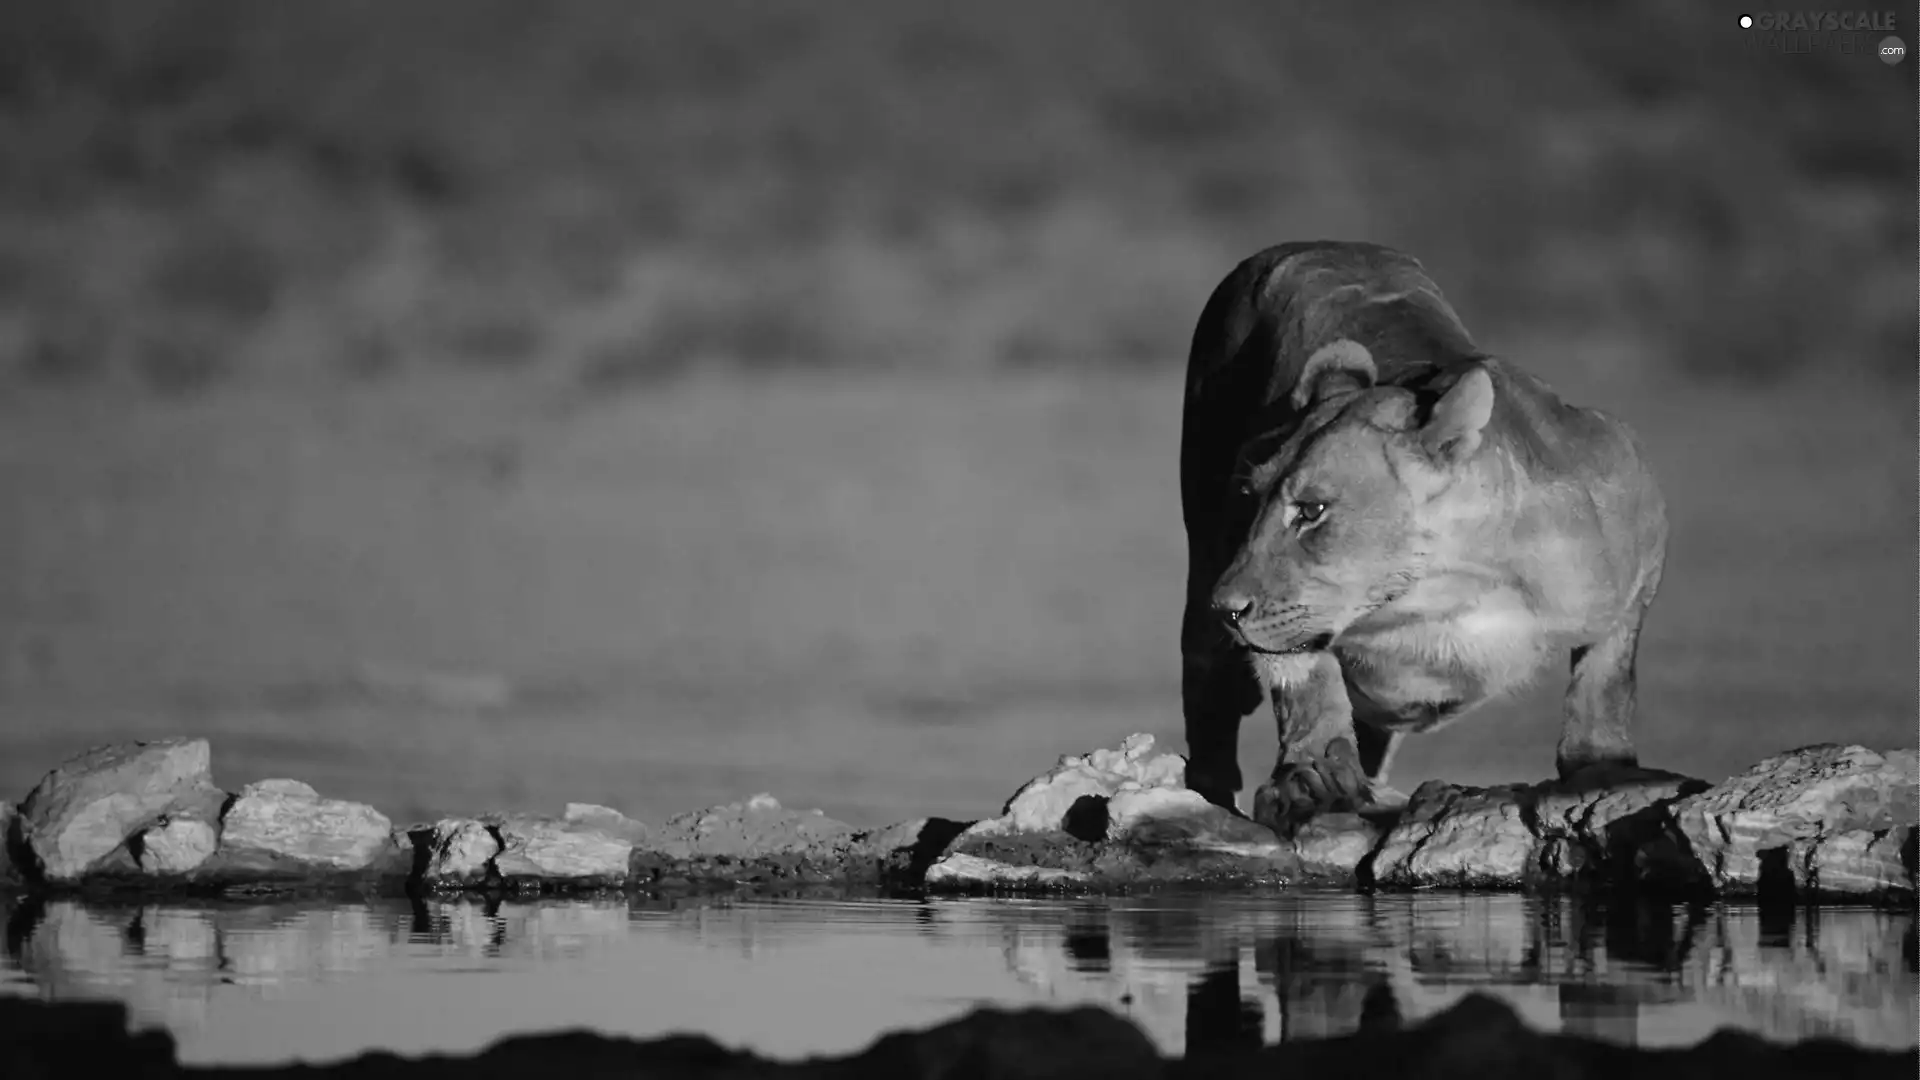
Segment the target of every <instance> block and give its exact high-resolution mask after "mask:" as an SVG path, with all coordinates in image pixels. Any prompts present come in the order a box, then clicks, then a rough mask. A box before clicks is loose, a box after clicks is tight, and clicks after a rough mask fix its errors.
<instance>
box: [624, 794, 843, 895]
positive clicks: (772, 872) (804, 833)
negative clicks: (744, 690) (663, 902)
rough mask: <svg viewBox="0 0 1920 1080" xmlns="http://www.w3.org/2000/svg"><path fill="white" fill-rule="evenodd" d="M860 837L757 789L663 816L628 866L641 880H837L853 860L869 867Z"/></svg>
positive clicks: (816, 813) (838, 823) (643, 882)
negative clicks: (743, 797) (717, 803)
mask: <svg viewBox="0 0 1920 1080" xmlns="http://www.w3.org/2000/svg"><path fill="white" fill-rule="evenodd" d="M861 835H863V834H862V833H860V831H859V830H856V829H855V828H854V827H853V826H851V825H848V824H846V823H845V822H842V821H835V820H834V819H832V818H830V817H827V816H826V815H825V814H822V813H820V812H819V811H817V810H816V811H810V812H804V813H803V812H800V811H795V810H788V809H786V808H785V807H783V806H781V805H780V802H779V800H778V799H775V798H774V797H773V796H771V795H766V794H761V795H755V796H754V797H753V798H751V799H748V800H746V801H744V802H736V803H728V804H726V805H724V806H715V807H710V808H708V809H706V810H696V811H691V812H689V813H685V814H679V815H677V816H675V817H672V818H669V819H667V822H666V824H665V825H664V826H662V827H661V828H660V829H658V830H654V831H651V832H650V834H649V836H648V837H647V839H646V840H645V841H644V842H643V843H641V844H637V845H635V847H634V849H633V855H632V858H631V860H630V862H629V871H630V874H631V876H632V880H633V881H634V882H635V883H636V884H639V885H643V886H661V885H684V884H703V883H710V884H730V885H731V884H742V883H755V884H773V883H789V884H819V883H826V882H839V881H845V880H847V875H848V872H849V869H850V868H851V867H854V866H858V865H866V869H867V873H868V874H871V873H873V867H872V866H871V865H870V864H869V863H868V860H869V859H870V858H871V852H867V851H864V850H863V849H862V847H861V845H860V844H859V843H858V842H857V838H858V837H860V836H861Z"/></svg>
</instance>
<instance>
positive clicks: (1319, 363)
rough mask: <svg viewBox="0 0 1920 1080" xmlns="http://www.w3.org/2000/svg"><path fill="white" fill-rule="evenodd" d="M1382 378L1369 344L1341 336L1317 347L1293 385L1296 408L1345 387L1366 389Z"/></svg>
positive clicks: (1346, 388) (1302, 407) (1301, 407)
mask: <svg viewBox="0 0 1920 1080" xmlns="http://www.w3.org/2000/svg"><path fill="white" fill-rule="evenodd" d="M1379 377H1380V374H1379V372H1378V371H1376V370H1375V369H1374V366H1373V354H1372V353H1369V352H1368V351H1367V347H1366V346H1365V345H1362V344H1360V343H1359V342H1357V341H1354V340H1352V339H1350V338H1341V339H1340V340H1339V341H1335V342H1330V343H1328V344H1326V345H1322V346H1320V347H1319V348H1318V349H1315V350H1314V353H1313V355H1312V356H1309V357H1307V362H1306V365H1305V366H1304V367H1302V368H1301V369H1300V378H1299V380H1298V381H1297V382H1295V383H1294V384H1293V407H1294V408H1296V409H1304V408H1306V407H1307V406H1308V405H1311V404H1312V403H1314V402H1316V401H1319V400H1320V399H1322V398H1324V397H1328V396H1330V395H1332V394H1334V393H1335V392H1337V391H1341V390H1365V389H1367V388H1368V387H1370V386H1372V385H1373V384H1374V381H1375V380H1376V379H1378V378H1379Z"/></svg>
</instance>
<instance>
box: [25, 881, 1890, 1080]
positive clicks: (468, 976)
mask: <svg viewBox="0 0 1920 1080" xmlns="http://www.w3.org/2000/svg"><path fill="white" fill-rule="evenodd" d="M0 913H3V914H5V915H6V917H7V920H6V952H5V955H4V958H3V959H0V993H8V994H22V995H38V996H41V997H45V998H50V999H72V998H101V997H105V998H117V999H119V1000H122V1001H125V1002H126V1003H127V1004H128V1005H129V1007H130V1009H131V1011H132V1013H133V1015H134V1023H135V1026H136V1027H151V1026H161V1027H165V1028H167V1029H168V1030H170V1031H172V1032H173V1034H174V1036H175V1038H176V1039H177V1041H178V1043H179V1047H180V1057H181V1060H182V1061H183V1062H186V1063H190V1064H218V1063H226V1064H239V1063H258V1064H268V1063H279V1062H287V1061H291V1060H303V1061H307V1062H313V1063H323V1062H328V1061H334V1060H338V1059H341V1058H345V1057H350V1056H353V1055H355V1054H358V1053H361V1052H363V1051H366V1050H370V1049H387V1050H393V1051H397V1052H401V1053H421V1052H426V1051H441V1052H464V1051H472V1050H476V1049H479V1048H480V1047H483V1046H485V1045H486V1044H488V1043H490V1042H492V1041H494V1040H496V1039H498V1038H500V1037H501V1036H503V1035H506V1034H510V1033H518V1032H535V1031H543V1030H553V1029H556V1028H568V1027H585V1028H591V1029H595V1030H599V1031H602V1032H607V1033H615V1034H625V1035H631V1036H636V1037H649V1036H657V1035H661V1034H665V1033H667V1032H674V1031H691V1032H701V1033H706V1034H709V1035H712V1036H714V1037H715V1038H717V1039H718V1040H720V1041H721V1042H723V1043H725V1044H728V1045H731V1046H736V1047H744V1048H750V1049H753V1050H755V1051H758V1052H760V1053H763V1054H767V1055H772V1056H776V1057H789V1058H790V1057H797V1056H801V1055H807V1054H825V1053H836V1054H837V1053H847V1052H851V1051H856V1050H858V1049H860V1048H862V1047H864V1046H865V1045H867V1044H868V1043H869V1042H871V1041H872V1040H873V1039H874V1038H875V1037H876V1036H878V1035H879V1034H881V1033H883V1032H885V1031H888V1030H892V1029H896V1028H900V1027H904V1026H922V1025H927V1024H932V1023H937V1022H940V1021H942V1020H947V1019H950V1018H953V1017H956V1016H958V1015H960V1014H962V1013H965V1012H967V1011H968V1010H970V1009H971V1008H973V1007H974V1006H975V1005H978V1004H983V1003H996V1004H1001V1005H1012V1006H1020V1005H1048V1006H1065V1005H1070V1004H1078V1003H1093V1004H1100V1005H1105V1006H1108V1007H1110V1008H1112V1009H1114V1010H1116V1011H1118V1012H1120V1013H1122V1014H1124V1015H1127V1016H1129V1017H1131V1018H1132V1019H1133V1020H1134V1021H1135V1022H1137V1023H1138V1024H1139V1025H1140V1026H1141V1027H1142V1028H1144V1029H1145V1030H1146V1031H1147V1033H1148V1034H1149V1035H1150V1036H1151V1037H1152V1038H1153V1040H1154V1041H1155V1042H1156V1043H1157V1044H1158V1045H1159V1046H1160V1047H1161V1048H1162V1050H1164V1051H1165V1052H1167V1053H1170V1054H1180V1053H1184V1052H1185V1051H1186V1050H1187V1049H1188V1048H1189V1047H1192V1046H1196V1045H1198V1044H1200V1043H1201V1042H1208V1043H1212V1044H1221V1043H1235V1042H1238V1043H1255V1042H1266V1043H1272V1042H1276V1041H1278V1040H1282V1039H1288V1038H1304V1037H1314V1036H1326V1035H1338V1034H1344V1033H1348V1032H1351V1031H1353V1030H1354V1029H1355V1028H1356V1027H1357V1026H1358V1025H1359V1021H1360V1015H1361V1012H1362V1010H1363V1009H1381V1008H1392V1007H1397V1008H1398V1009H1399V1010H1400V1012H1401V1014H1402V1015H1403V1016H1404V1017H1406V1018H1408V1019H1416V1018H1418V1017H1422V1016H1426V1015H1429V1014H1431V1013H1433V1012H1435V1011H1437V1010H1440V1009H1444V1008H1446V1007H1447V1006H1448V1005H1450V1004H1452V1003H1453V1002H1454V1001H1456V1000H1458V999H1459V997H1460V996H1461V995H1463V994H1464V993H1466V992H1468V991H1469V990H1476V989H1477V990H1484V991H1488V992H1491V993H1493V994H1496V995H1498V996H1499V997H1501V998H1503V999H1505V1000H1506V1001H1508V1002H1510V1003H1512V1004H1513V1005H1514V1006H1515V1007H1516V1008H1517V1009H1518V1010H1519V1011H1520V1013H1521V1015H1522V1016H1523V1017H1524V1018H1525V1019H1526V1020H1527V1021H1528V1022H1529V1023H1531V1024H1533V1025H1534V1026H1535V1027H1537V1028H1540V1029H1543V1030H1547V1031H1567V1032H1580V1033H1585V1034H1589V1035H1593V1036H1597V1037H1600V1038H1604V1039H1610V1040H1613V1041H1616V1042H1621V1043H1635V1044H1639V1045H1642V1046H1672V1045H1685V1044H1690V1043H1693V1042H1697V1041H1698V1040H1700V1039H1702V1038H1704V1037H1705V1036H1706V1035H1708V1034H1709V1033H1711V1032H1712V1031H1713V1030H1715V1029H1716V1028H1719V1027H1721V1026H1724V1025H1733V1026H1737V1027H1740V1028H1745V1029H1748V1030H1752V1031H1756V1032H1759V1033H1762V1034H1766V1035H1770V1036H1773V1037H1776V1038H1801V1037H1806V1036H1812V1035H1837V1036H1841V1037H1844V1038H1847V1039H1850V1040H1854V1041H1857V1042H1861V1043H1866V1044H1871V1045H1877V1046H1886V1047H1896V1048H1900V1047H1908V1046H1912V1045H1913V1044H1914V1042H1915V1030H1916V1028H1915V992H1914V986H1915V972H1916V961H1915V930H1914V917H1913V915H1912V914H1911V913H1905V912H1888V911H1882V910H1873V909H1864V908H1850V909H1839V908H1829V909H1824V910H1817V911H1816V910H1802V911H1797V912H1789V913H1785V914H1779V913H1771V912H1770V913H1764V914H1763V913H1762V912H1759V911H1757V910H1755V909H1752V908H1746V907H1738V906H1713V907H1692V908H1688V907H1675V906H1668V905H1626V906H1616V907H1614V908H1612V909H1607V908H1604V907H1601V906H1599V905H1595V904H1591V903H1581V902H1577V901H1573V900H1568V899H1536V898H1528V897H1519V896H1505V895H1431V894H1429V895H1413V896H1357V895H1350V894H1316V893H1307V894H1302V893H1287V894H1275V895H1259V896H1248V895H1233V896H1222V895H1210V896H1209V895H1190V894H1170V895H1153V896H1146V897H1128V898H1119V899H1099V900H1085V899H1033V900H1015V899H928V900H886V899H857V900H831V901H801V900H755V901H746V900H720V901H714V900H705V901H698V900H686V901H680V902H670V901H657V900H633V901H627V900H620V899H614V900H607V901H591V902H552V903H499V904H493V903H489V902H487V901H485V900H482V899H477V898H476V899H465V898H462V899H448V900H425V901H421V902H408V901H405V900H399V901H375V902H369V903H346V904H342V903H330V904H299V903H293V904H251V905H244V904H220V905H206V904H155V905H150V906H144V907H94V906H88V905H85V904H82V903H79V902H74V901H65V900H61V901H51V902H46V903H28V904H23V905H17V906H13V907H4V906H0Z"/></svg>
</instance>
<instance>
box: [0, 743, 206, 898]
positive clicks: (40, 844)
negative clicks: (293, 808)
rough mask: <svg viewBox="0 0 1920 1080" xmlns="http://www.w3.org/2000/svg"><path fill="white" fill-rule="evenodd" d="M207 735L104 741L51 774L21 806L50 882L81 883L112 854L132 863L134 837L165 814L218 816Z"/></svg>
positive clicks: (27, 847)
mask: <svg viewBox="0 0 1920 1080" xmlns="http://www.w3.org/2000/svg"><path fill="white" fill-rule="evenodd" d="M211 757H212V751H211V749H210V747H209V746H208V745H207V740H205V739H171V740H166V741H161V742H145V743H121V744H118V745H114V746H103V747H97V748H95V749H92V750H88V751H87V752H85V753H83V754H80V755H78V756H76V757H74V758H72V759H70V760H68V761H66V762H65V763H63V764H62V765H60V767H59V768H56V769H54V770H53V771H52V772H50V773H48V774H47V776H46V778H45V779H43V780H41V781H40V784H39V786H38V787H36V788H34V789H33V793H32V794H30V795H28V796H27V798H26V801H25V802H22V803H21V804H20V807H19V815H20V822H19V824H18V826H17V828H18V830H19V840H20V847H21V849H23V850H24V851H25V852H26V853H28V855H29V856H30V860H31V863H32V866H31V867H30V868H31V869H36V870H37V871H38V873H39V875H40V876H41V877H43V878H45V879H46V880H48V881H55V882H73V881H78V880H80V879H81V878H82V877H84V876H86V874H87V873H89V872H90V871H93V870H95V869H100V868H102V867H103V866H104V864H106V863H107V861H108V860H109V858H110V857H112V858H115V859H117V860H119V861H120V862H121V863H122V864H123V866H126V867H130V865H131V859H130V858H129V857H128V855H127V853H126V842H127V838H128V837H130V836H132V835H133V834H135V833H137V832H139V831H140V830H141V829H143V828H145V827H146V826H148V825H150V824H152V823H153V822H154V821H156V820H158V819H159V818H160V817H161V816H162V815H166V814H174V813H181V814H188V815H199V816H203V817H206V818H211V817H213V816H215V815H216V814H217V813H218V811H219V806H220V803H221V802H222V801H223V800H224V799H225V794H224V793H223V792H221V791H220V789H219V788H216V787H214V785H213V777H212V773H211V769H210V766H211Z"/></svg>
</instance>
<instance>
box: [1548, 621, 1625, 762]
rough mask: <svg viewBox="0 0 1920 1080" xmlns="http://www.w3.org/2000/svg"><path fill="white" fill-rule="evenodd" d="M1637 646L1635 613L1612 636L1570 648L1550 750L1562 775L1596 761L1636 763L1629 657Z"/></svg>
mask: <svg viewBox="0 0 1920 1080" xmlns="http://www.w3.org/2000/svg"><path fill="white" fill-rule="evenodd" d="M1642 610H1644V609H1642ZM1636 614H1638V613H1636ZM1639 647H1640V622H1639V619H1638V618H1637V617H1636V618H1635V620H1634V621H1633V622H1632V623H1631V624H1629V625H1627V626H1625V627H1623V628H1621V629H1620V630H1617V631H1615V632H1614V633H1613V634H1612V635H1611V636H1609V637H1607V638H1604V639H1602V640H1601V641H1598V642H1595V643H1593V644H1591V645H1582V646H1580V647H1578V648H1576V649H1574V650H1573V679H1572V681H1571V682H1570V683H1569V684H1568V685H1567V704H1566V715H1565V718H1564V720H1563V722H1562V726H1561V729H1560V746H1559V749H1558V751H1557V752H1556V753H1555V755H1554V764H1555V765H1556V766H1557V767H1558V768H1559V771H1560V778H1561V779H1563V780H1565V779H1568V778H1570V777H1572V776H1573V774H1575V773H1577V772H1580V771H1582V770H1585V769H1590V768H1593V767H1595V766H1609V767H1615V768H1633V767H1636V766H1638V765H1639V763H1640V759H1639V755H1638V754H1637V753H1636V752H1635V751H1634V748H1633V709H1634V690H1635V677H1634V661H1635V658H1636V656H1637V654H1638V652H1639Z"/></svg>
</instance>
